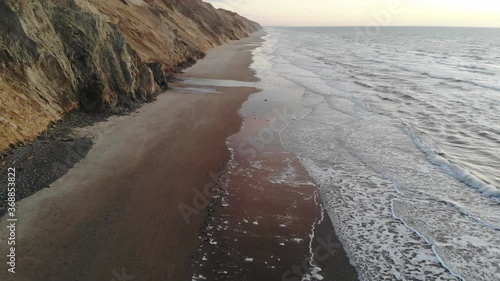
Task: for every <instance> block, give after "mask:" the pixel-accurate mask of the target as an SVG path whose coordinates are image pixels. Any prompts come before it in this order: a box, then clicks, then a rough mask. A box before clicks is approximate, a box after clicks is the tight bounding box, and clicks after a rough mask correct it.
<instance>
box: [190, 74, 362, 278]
mask: <svg viewBox="0 0 500 281" xmlns="http://www.w3.org/2000/svg"><path fill="white" fill-rule="evenodd" d="M200 78H203V77H200ZM271 80H272V81H271V84H272V85H261V84H260V83H257V84H256V85H257V86H258V87H262V92H260V93H256V94H253V95H252V96H251V97H250V99H249V100H248V101H247V102H245V104H244V106H243V109H242V115H243V116H244V123H243V126H242V128H241V130H240V131H239V132H238V133H237V134H235V135H233V136H231V137H230V138H229V139H228V141H227V147H228V149H230V150H231V151H232V152H233V154H232V159H231V161H230V162H229V164H228V167H227V169H226V170H225V172H224V173H223V174H222V176H221V178H220V179H219V183H218V186H219V192H218V193H217V194H216V196H215V197H214V199H213V200H212V202H211V205H210V207H209V211H208V213H209V216H208V217H207V220H206V223H205V225H204V229H203V232H202V234H201V236H200V241H201V245H200V247H199V249H198V253H197V256H196V258H195V262H194V275H193V280H242V281H247V280H248V281H254V280H255V281H257V280H288V281H299V280H342V281H349V280H358V278H357V273H356V270H355V269H354V268H353V267H352V266H351V265H350V262H349V259H348V258H347V255H346V253H345V252H344V250H343V248H342V246H341V244H340V242H339V241H338V239H337V237H336V236H335V230H334V228H333V226H332V224H331V221H330V219H329V218H328V216H327V215H326V212H325V211H324V210H323V208H322V205H321V198H320V196H319V192H318V188H317V186H316V185H315V183H314V182H313V180H312V178H311V177H310V176H309V175H308V173H307V171H306V170H305V169H304V168H303V166H302V165H301V164H300V162H299V160H298V159H297V158H296V157H295V156H294V155H293V154H291V153H289V152H288V151H287V150H286V149H285V148H284V147H283V145H282V143H281V140H280V136H279V134H280V132H281V130H283V129H284V128H285V126H287V124H288V122H290V121H291V118H293V117H292V116H290V115H289V114H290V113H291V112H294V111H295V110H297V109H298V108H296V106H295V105H294V102H293V100H294V98H296V97H298V96H300V95H301V94H302V93H301V90H300V89H297V88H292V86H291V85H288V84H282V81H281V80H280V79H279V78H278V77H277V79H276V80H274V79H271ZM193 82H194V83H193ZM185 83H186V84H185V85H182V83H181V85H180V86H184V87H188V88H189V87H201V88H204V89H210V88H211V87H213V85H219V88H217V89H220V86H222V85H225V86H227V85H228V84H230V83H228V82H224V81H213V80H202V79H200V80H190V81H187V82H185ZM189 83H193V84H195V85H192V84H191V85H190V84H189ZM201 84H204V85H206V86H204V87H203V86H199V85H201ZM234 84H235V85H234V86H236V85H238V84H237V83H234ZM196 85H198V86H196ZM287 118H288V120H287ZM320 269H321V270H320Z"/></svg>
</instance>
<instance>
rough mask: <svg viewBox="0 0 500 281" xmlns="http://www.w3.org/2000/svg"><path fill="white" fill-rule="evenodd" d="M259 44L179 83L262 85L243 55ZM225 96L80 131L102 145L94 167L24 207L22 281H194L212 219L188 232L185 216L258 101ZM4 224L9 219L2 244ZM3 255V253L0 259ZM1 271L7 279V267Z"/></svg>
mask: <svg viewBox="0 0 500 281" xmlns="http://www.w3.org/2000/svg"><path fill="white" fill-rule="evenodd" d="M258 36H259V35H258V33H257V34H253V35H251V37H250V38H245V39H242V40H239V41H233V42H231V43H228V44H226V45H223V46H221V47H216V48H214V49H212V50H210V51H209V52H208V53H209V55H208V56H207V59H208V60H210V57H211V56H212V55H213V56H214V58H216V57H219V58H227V57H231V60H227V59H226V60H216V59H213V60H211V61H210V62H209V63H207V64H206V65H207V66H206V67H200V66H198V65H197V64H195V65H194V66H193V67H192V68H189V69H187V70H186V71H185V73H184V74H183V75H181V76H183V77H189V76H190V75H191V76H192V77H201V76H202V77H205V78H212V77H211V75H210V74H208V75H207V73H210V72H211V71H212V70H214V69H220V70H224V71H226V72H227V73H231V74H228V75H232V77H234V78H235V79H236V78H238V80H243V81H245V80H247V81H255V77H253V72H252V71H251V70H250V68H249V64H250V62H251V60H252V58H251V54H250V53H249V52H243V51H244V50H251V49H252V48H255V47H256V46H250V45H251V44H250V45H249V46H247V45H246V44H248V42H250V41H251V40H255V39H256V37H258ZM257 39H258V38H257ZM227 54H230V55H231V56H227ZM201 61H203V60H200V61H199V62H201ZM245 65H246V67H244V66H245ZM235 69H241V71H234V70H235ZM216 73H218V74H217V75H221V74H222V72H220V71H217V72H216ZM249 74H252V76H249ZM218 78H220V76H214V79H218ZM221 90H222V93H220V94H219V93H217V94H209V95H206V94H200V93H185V92H176V91H168V92H167V93H164V94H161V95H159V96H157V100H156V101H154V102H152V103H147V104H145V105H143V106H142V107H141V108H139V109H138V110H137V111H135V112H133V113H131V114H130V115H127V116H112V117H110V118H109V119H108V120H107V121H105V122H100V123H96V124H95V125H93V126H91V127H86V128H82V129H78V130H77V131H78V133H79V134H82V135H89V134H90V135H94V137H95V138H96V143H95V144H94V145H93V147H92V148H91V149H90V151H89V152H88V154H87V155H86V157H85V158H83V159H82V160H81V161H80V162H78V163H77V164H76V165H75V166H74V167H73V168H72V169H70V170H69V172H68V173H67V174H65V175H64V176H63V177H61V178H59V179H58V180H57V181H55V182H54V183H52V184H51V185H50V188H45V189H42V190H41V191H39V192H37V193H35V194H34V195H32V196H29V197H27V198H25V199H23V200H21V201H19V202H18V208H19V209H18V218H19V221H20V222H19V226H18V229H17V243H18V244H19V245H20V246H19V249H18V252H17V256H18V264H19V270H18V272H17V273H16V278H21V279H26V280H46V279H51V280H74V279H78V280H108V279H111V278H112V277H113V275H112V272H113V271H114V270H118V271H121V269H122V268H125V269H126V270H127V273H128V274H130V275H133V276H137V280H187V279H188V278H190V270H189V269H190V267H191V255H192V254H193V253H194V252H195V249H196V247H197V244H198V241H197V237H198V232H199V228H200V225H201V224H202V223H203V221H204V216H203V212H200V213H199V214H196V215H193V216H192V220H191V222H190V223H189V224H187V225H186V224H185V221H184V220H183V218H182V216H181V215H180V213H179V210H178V206H179V205H180V204H188V205H189V204H191V203H192V196H193V192H195V191H199V190H200V189H201V188H202V187H203V186H204V184H205V183H207V182H211V181H212V179H211V177H210V173H211V172H214V171H215V172H218V171H219V170H220V169H221V167H222V166H223V164H224V163H226V162H227V159H228V157H229V153H228V151H227V149H226V147H225V140H226V139H227V137H228V136H229V135H231V134H233V133H236V132H237V131H238V130H239V128H240V124H241V121H242V119H241V117H240V116H239V114H238V110H239V109H240V107H241V104H242V103H243V102H244V101H245V100H246V99H247V97H248V96H249V95H250V94H251V93H253V92H256V91H257V89H255V88H251V87H239V88H235V89H229V88H228V89H221ZM6 223H7V222H6V219H5V217H3V218H2V220H1V221H0V225H1V226H2V229H1V230H0V238H1V239H2V241H5V238H6V235H7V232H6V230H5V229H6V227H5V224H6ZM5 247H6V244H5V243H1V244H0V249H1V251H2V252H4V250H5ZM0 270H1V272H2V273H1V274H0V276H3V275H4V272H7V270H6V265H4V264H3V263H2V266H0ZM5 278H6V279H5V280H12V279H11V278H12V276H6V277H5ZM16 280H19V279H16Z"/></svg>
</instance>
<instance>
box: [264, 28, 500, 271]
mask: <svg viewBox="0 0 500 281" xmlns="http://www.w3.org/2000/svg"><path fill="white" fill-rule="evenodd" d="M325 30H326V29H322V30H308V31H307V32H304V30H294V29H269V30H268V31H269V34H270V35H268V37H267V40H268V41H267V47H266V48H264V49H263V50H262V51H263V52H264V53H265V58H266V59H268V60H270V63H264V65H266V66H267V68H266V70H265V71H266V73H265V75H263V72H259V71H257V73H258V74H259V76H260V77H261V79H262V83H263V84H266V83H271V82H270V81H272V80H273V79H274V78H275V76H273V75H279V76H280V77H284V78H286V79H288V80H289V82H288V83H293V84H295V85H296V86H297V87H302V88H303V92H304V94H303V95H302V97H300V99H299V100H298V101H297V103H299V104H301V105H302V108H300V107H298V108H296V107H294V109H296V114H295V115H294V120H293V121H292V122H291V123H290V124H288V126H287V127H286V128H285V129H284V130H283V131H282V132H280V138H281V141H282V144H283V145H284V147H285V148H287V149H288V150H289V151H291V152H293V153H295V154H296V155H297V156H298V157H299V159H300V161H301V163H302V164H303V165H304V167H305V168H306V169H307V171H308V172H309V174H310V175H311V176H312V177H313V178H314V180H315V181H316V182H317V183H318V184H319V186H320V190H321V197H322V199H323V202H324V203H325V208H326V210H327V211H328V214H329V217H330V219H331V220H332V222H333V224H334V227H335V228H336V232H337V234H338V236H339V239H340V240H341V242H342V244H343V246H344V248H345V249H346V252H347V253H348V255H349V257H350V259H351V262H352V263H353V264H354V265H355V266H356V268H357V270H358V272H359V273H360V279H361V280H460V279H464V280H500V275H499V274H500V273H499V272H500V265H499V264H500V237H499V235H498V231H499V229H500V205H499V201H498V200H496V197H495V196H498V194H497V192H498V190H497V186H498V183H500V180H499V179H498V177H497V176H496V175H498V173H499V168H500V167H499V166H498V165H499V164H500V161H497V159H498V160H500V157H499V155H498V145H499V144H500V138H499V136H500V133H499V132H500V128H499V127H498V124H500V122H497V121H500V117H499V116H498V115H495V114H493V115H492V114H491V113H490V112H495V110H497V109H500V107H499V106H498V102H496V103H495V95H496V94H497V93H496V92H495V89H489V88H487V87H483V89H485V91H484V94H482V95H481V96H477V95H475V96H473V95H471V94H470V93H469V92H467V91H469V90H471V91H473V90H474V88H473V87H476V86H478V85H475V84H474V83H476V84H481V85H483V86H484V85H493V88H495V87H497V86H498V85H499V84H500V83H498V81H486V80H484V81H483V80H481V79H483V78H482V77H478V78H477V80H476V81H467V79H468V78H470V77H469V76H470V75H471V74H470V73H467V74H464V73H465V72H464V71H462V70H461V69H460V68H461V67H459V66H456V65H458V64H457V63H456V62H457V61H460V60H461V58H460V59H458V58H456V57H455V56H453V55H450V54H447V55H439V54H432V55H429V56H424V57H425V59H426V60H428V61H427V63H428V65H426V67H427V68H428V69H427V70H425V69H424V70H422V69H420V65H422V62H421V60H422V56H419V55H418V54H420V53H422V51H421V50H420V51H418V52H413V53H411V54H413V55H415V56H418V58H416V57H415V58H413V57H411V56H408V53H407V52H402V51H400V50H397V51H394V50H393V49H387V47H386V46H385V45H381V44H380V43H375V46H371V47H370V48H366V45H364V44H358V43H356V42H354V41H353V42H350V41H347V42H346V41H345V40H348V39H346V38H349V36H350V35H349V32H347V31H342V30H341V31H338V32H339V33H335V32H330V31H325ZM329 32H330V33H329ZM316 33H317V34H316ZM318 34H321V35H319V37H321V38H322V40H320V41H318V40H317V38H319V37H318V36H317V35H318ZM382 37H383V36H382ZM315 38H316V39H315ZM384 40H393V39H391V38H384ZM408 40H413V39H408ZM394 44H398V42H395V43H394ZM332 46H335V47H332ZM399 47H400V48H408V44H407V45H401V46H399ZM418 47H419V48H424V47H425V46H418ZM438 47H439V46H438ZM434 51H435V52H439V48H438V49H436V50H434ZM375 53H376V54H377V61H376V62H374V61H370V60H371V59H370V56H372V55H375ZM384 56H386V57H384ZM394 65H397V66H399V68H397V67H394ZM481 67H484V68H487V69H486V71H488V72H495V73H497V72H498V71H499V70H500V69H498V68H493V67H490V66H488V64H485V65H484V66H481ZM431 69H432V73H431V71H430V70H431ZM401 70H403V71H401ZM398 71H399V72H398ZM424 72H425V73H430V74H429V75H425V76H422V75H419V73H420V74H421V73H424ZM499 74H500V73H499ZM461 75H462V76H461ZM463 75H469V76H463ZM474 75H486V74H484V73H477V74H474ZM449 77H453V79H448V78H449ZM362 79H369V81H364V80H362ZM439 80H441V81H446V83H440V84H436V81H439ZM356 81H358V83H355V82H356ZM464 81H467V82H465V83H464ZM469 82H471V83H469ZM454 83H461V84H462V85H461V86H460V88H457V87H455V88H453V87H451V88H450V89H451V90H448V89H446V88H437V87H438V86H437V85H440V86H439V87H448V86H450V85H452V84H454ZM286 85H288V84H286ZM365 85H370V87H366V86H365ZM287 87H290V86H289V85H288V86H287ZM475 89H477V88H475ZM489 90H491V91H489ZM457 91H463V92H457ZM478 112H480V113H481V114H489V115H488V119H487V120H488V122H485V121H484V120H485V119H484V116H482V115H480V114H478ZM481 120H482V121H481ZM491 120H494V121H491ZM410 127H411V128H412V130H408V128H410ZM414 127H415V128H416V129H413V128H414ZM423 136H425V137H426V139H432V140H433V141H434V142H435V143H428V142H425V141H422V139H423ZM484 136H486V137H484ZM437 147H439V149H437ZM437 151H444V153H446V156H445V157H443V156H441V155H440V154H441V153H438V152H437ZM466 151H467V153H465V152H466ZM484 167H492V169H488V168H484ZM284 175H285V176H286V175H291V173H286V172H285V173H284ZM479 175H480V176H479ZM285 178H286V179H287V181H288V182H290V181H293V177H290V176H288V177H284V179H285ZM457 179H458V180H457ZM488 182H490V183H488ZM469 186H472V187H474V188H470V187H469ZM478 191H479V192H478ZM307 277H312V275H309V276H307Z"/></svg>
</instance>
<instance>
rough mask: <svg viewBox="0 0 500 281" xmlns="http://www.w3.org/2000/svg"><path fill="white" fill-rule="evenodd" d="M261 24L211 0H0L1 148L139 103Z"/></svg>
mask: <svg viewBox="0 0 500 281" xmlns="http://www.w3.org/2000/svg"><path fill="white" fill-rule="evenodd" d="M258 29H260V26H259V25H258V24H257V23H255V22H252V21H249V20H247V19H245V18H243V17H241V16H239V15H237V14H235V13H232V12H229V11H226V10H221V9H219V10H217V9H214V8H213V7H212V6H211V5H210V4H208V3H204V2H202V1H201V0H107V1H102V0H0V151H2V150H4V149H6V148H7V147H8V146H9V145H10V144H13V143H18V142H23V141H27V140H30V139H33V138H34V137H36V136H37V135H39V134H40V133H41V132H43V131H44V130H45V129H46V128H47V126H48V125H49V123H50V122H51V121H54V120H57V119H59V118H61V116H62V115H64V114H65V113H66V112H68V111H71V110H74V109H82V110H85V111H88V112H95V111H102V110H113V109H115V108H117V107H130V106H132V105H133V104H134V103H136V102H140V101H142V100H145V99H148V98H150V97H151V96H153V95H155V94H156V93H158V92H159V91H160V90H161V89H162V88H163V89H165V88H166V81H165V73H168V72H172V71H174V70H175V69H176V68H177V67H178V66H180V65H182V64H183V63H185V62H192V61H194V60H196V59H199V58H201V57H203V55H204V53H205V51H206V50H208V49H209V48H211V47H213V46H216V45H220V44H222V43H224V42H227V41H229V40H231V39H240V38H243V37H245V36H247V35H248V34H250V33H253V32H254V31H257V30H258Z"/></svg>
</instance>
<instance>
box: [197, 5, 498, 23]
mask: <svg viewBox="0 0 500 281" xmlns="http://www.w3.org/2000/svg"><path fill="white" fill-rule="evenodd" d="M205 1H206V2H210V3H212V4H213V5H214V6H215V7H217V8H225V9H229V10H232V11H235V12H238V13H240V14H242V15H244V16H246V17H248V18H250V19H252V20H255V21H257V22H259V23H261V24H262V25H265V26H273V25H285V26H337V25H341V26H342V25H343V26H345V25H347V26H367V25H369V26H371V25H376V24H378V25H382V26H386V25H394V26H405V25H410V26H419V25H424V26H477V27H500V0H205Z"/></svg>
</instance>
